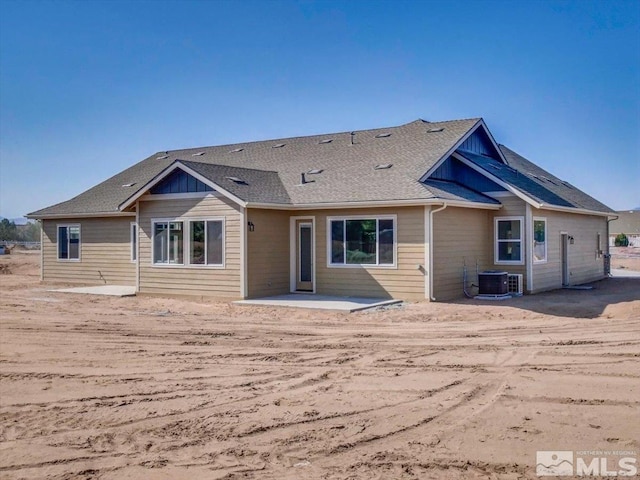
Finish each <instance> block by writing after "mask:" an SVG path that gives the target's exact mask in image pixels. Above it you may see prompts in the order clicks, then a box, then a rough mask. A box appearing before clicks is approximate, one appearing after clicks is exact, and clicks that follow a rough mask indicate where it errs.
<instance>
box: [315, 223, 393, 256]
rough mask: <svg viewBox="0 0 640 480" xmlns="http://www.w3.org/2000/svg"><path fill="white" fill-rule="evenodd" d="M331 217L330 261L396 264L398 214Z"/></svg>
mask: <svg viewBox="0 0 640 480" xmlns="http://www.w3.org/2000/svg"><path fill="white" fill-rule="evenodd" d="M328 220H329V225H328V227H329V228H328V230H329V242H328V244H329V252H327V253H328V259H329V265H332V266H337V265H377V266H394V265H395V248H396V239H395V231H396V228H395V223H396V218H395V216H393V217H377V218H376V217H374V218H340V219H338V218H329V219H328Z"/></svg>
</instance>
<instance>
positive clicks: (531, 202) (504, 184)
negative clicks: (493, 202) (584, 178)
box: [453, 153, 542, 208]
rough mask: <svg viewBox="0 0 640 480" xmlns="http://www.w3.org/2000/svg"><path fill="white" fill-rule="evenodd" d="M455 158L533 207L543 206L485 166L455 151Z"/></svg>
mask: <svg viewBox="0 0 640 480" xmlns="http://www.w3.org/2000/svg"><path fill="white" fill-rule="evenodd" d="M453 158H455V159H456V160H459V161H461V162H462V163H464V164H465V165H466V166H468V167H469V168H472V169H474V170H475V171H476V172H478V173H480V174H481V175H484V176H485V177H487V178H488V179H489V180H491V181H492V182H494V183H497V184H498V185H500V186H501V187H502V188H505V189H507V190H508V191H509V192H511V193H513V194H514V195H515V196H516V197H518V198H520V199H521V200H524V201H525V202H527V203H528V204H529V205H531V206H532V207H535V208H540V207H541V206H542V204H541V203H538V202H536V201H535V200H534V199H533V198H531V197H529V196H528V195H525V194H524V193H522V192H521V191H520V190H518V189H517V188H515V187H513V186H512V185H510V184H509V183H507V182H505V181H503V180H500V179H499V178H498V177H496V176H495V175H493V174H492V173H489V172H487V171H486V170H485V169H484V168H482V167H479V166H478V165H476V164H475V163H473V162H471V161H469V160H467V159H466V158H464V157H463V156H462V155H459V154H457V153H454V154H453Z"/></svg>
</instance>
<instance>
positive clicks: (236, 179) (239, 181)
mask: <svg viewBox="0 0 640 480" xmlns="http://www.w3.org/2000/svg"><path fill="white" fill-rule="evenodd" d="M225 178H226V179H227V180H231V181H232V182H234V183H237V184H238V185H249V184H248V183H247V182H246V181H245V180H243V179H241V178H238V177H225Z"/></svg>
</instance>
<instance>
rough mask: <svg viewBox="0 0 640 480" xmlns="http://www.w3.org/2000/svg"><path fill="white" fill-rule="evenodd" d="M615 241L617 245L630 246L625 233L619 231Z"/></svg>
mask: <svg viewBox="0 0 640 480" xmlns="http://www.w3.org/2000/svg"><path fill="white" fill-rule="evenodd" d="M613 243H614V245H615V246H616V247H628V246H629V239H628V238H627V236H626V235H625V234H624V233H619V234H618V235H617V236H616V239H615V240H614V242H613Z"/></svg>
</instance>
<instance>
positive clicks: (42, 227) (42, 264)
mask: <svg viewBox="0 0 640 480" xmlns="http://www.w3.org/2000/svg"><path fill="white" fill-rule="evenodd" d="M38 223H40V281H41V282H44V219H42V218H41V219H38ZM608 226H609V225H608V224H607V227H608ZM607 242H609V239H607ZM607 244H608V243H607Z"/></svg>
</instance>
